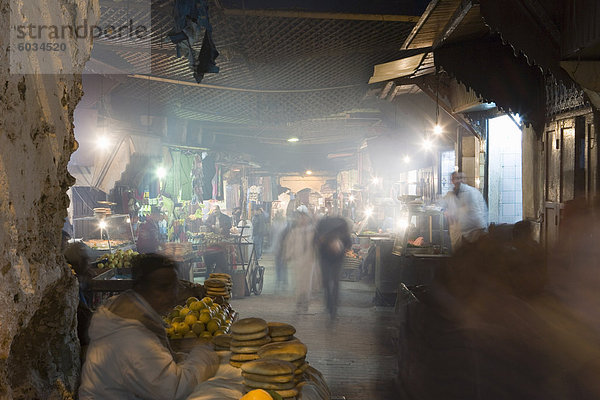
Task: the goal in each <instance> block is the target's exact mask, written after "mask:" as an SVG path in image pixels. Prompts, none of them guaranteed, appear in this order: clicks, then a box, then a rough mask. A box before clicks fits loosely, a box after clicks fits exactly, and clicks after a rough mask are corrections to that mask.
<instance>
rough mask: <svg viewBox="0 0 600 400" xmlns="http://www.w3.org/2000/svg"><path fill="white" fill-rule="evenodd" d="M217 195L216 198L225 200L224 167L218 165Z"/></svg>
mask: <svg viewBox="0 0 600 400" xmlns="http://www.w3.org/2000/svg"><path fill="white" fill-rule="evenodd" d="M214 193H215V196H214V198H215V199H217V200H219V201H223V200H224V198H225V197H224V196H225V191H224V189H223V167H221V166H218V167H217V174H216V177H215V192H214Z"/></svg>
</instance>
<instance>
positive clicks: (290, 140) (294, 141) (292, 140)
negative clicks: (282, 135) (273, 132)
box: [287, 137, 300, 143]
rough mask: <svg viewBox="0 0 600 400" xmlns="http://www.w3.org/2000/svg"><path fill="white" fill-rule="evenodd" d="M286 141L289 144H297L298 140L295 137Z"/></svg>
mask: <svg viewBox="0 0 600 400" xmlns="http://www.w3.org/2000/svg"><path fill="white" fill-rule="evenodd" d="M287 141H288V142H290V143H296V142H299V141H300V139H298V138H297V137H291V138H289V139H288V140H287Z"/></svg>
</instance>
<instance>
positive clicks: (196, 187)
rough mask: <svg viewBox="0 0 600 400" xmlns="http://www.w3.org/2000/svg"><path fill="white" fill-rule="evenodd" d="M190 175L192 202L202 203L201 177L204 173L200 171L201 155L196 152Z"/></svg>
mask: <svg viewBox="0 0 600 400" xmlns="http://www.w3.org/2000/svg"><path fill="white" fill-rule="evenodd" d="M191 177H192V191H193V196H192V203H194V204H196V203H202V202H203V201H204V193H203V189H202V179H203V177H204V173H203V171H202V156H201V155H200V154H196V155H195V156H194V166H193V168H192V171H191Z"/></svg>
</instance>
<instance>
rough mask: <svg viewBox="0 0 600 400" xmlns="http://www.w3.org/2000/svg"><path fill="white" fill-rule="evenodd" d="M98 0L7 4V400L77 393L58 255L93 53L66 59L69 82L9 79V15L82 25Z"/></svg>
mask: <svg viewBox="0 0 600 400" xmlns="http://www.w3.org/2000/svg"><path fill="white" fill-rule="evenodd" d="M91 1H92V0H90V1H87V0H73V1H70V0H63V1H61V0H47V1H44V2H39V3H38V2H35V1H31V0H0V32H2V35H0V398H2V399H5V398H6V399H12V398H15V399H17V398H18V399H34V398H35V399H46V398H59V396H60V395H59V391H58V390H57V389H56V387H57V383H56V382H57V380H60V381H62V382H63V383H64V384H65V386H66V388H67V389H68V390H70V391H72V390H74V388H75V385H76V382H77V379H78V373H79V358H78V356H79V343H78V341H77V337H76V334H75V326H76V320H75V310H76V307H77V301H78V298H77V282H76V280H75V279H74V277H73V276H72V274H71V272H70V270H69V269H68V267H67V266H66V264H65V261H64V259H63V257H62V255H60V249H59V247H60V240H61V235H60V231H61V227H62V225H63V219H64V217H65V216H66V209H67V206H68V201H69V200H68V197H67V195H66V191H67V189H68V188H69V185H71V184H72V183H73V178H72V177H71V176H70V175H68V173H67V162H68V160H69V157H70V155H71V153H72V151H73V150H74V148H75V141H74V136H73V125H72V121H73V111H74V109H75V106H76V104H77V102H78V101H79V98H80V97H81V94H82V91H81V73H80V72H81V69H82V67H83V65H84V63H85V61H86V59H87V58H88V57H89V52H90V45H87V46H85V47H86V48H81V47H79V48H77V47H76V46H75V45H74V44H73V46H72V47H71V48H70V49H69V50H70V52H71V56H72V58H73V65H72V66H71V65H69V66H65V68H64V70H65V71H67V70H68V71H75V73H71V74H64V75H26V76H22V75H20V76H19V75H11V74H10V70H9V60H10V58H9V57H10V53H9V35H8V32H9V23H10V17H9V15H10V7H25V6H27V7H30V6H31V5H32V4H39V5H40V7H41V8H42V12H43V14H44V23H48V24H50V23H56V21H61V20H63V18H65V19H70V20H71V21H74V22H76V23H81V22H80V21H83V18H90V19H91V17H93V16H94V15H96V10H97V4H90V2H91Z"/></svg>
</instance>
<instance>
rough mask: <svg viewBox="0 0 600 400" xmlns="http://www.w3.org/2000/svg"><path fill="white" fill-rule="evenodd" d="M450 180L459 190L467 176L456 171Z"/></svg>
mask: <svg viewBox="0 0 600 400" xmlns="http://www.w3.org/2000/svg"><path fill="white" fill-rule="evenodd" d="M450 180H451V181H452V184H453V185H454V189H455V190H458V189H459V188H460V184H461V183H463V182H464V180H465V174H464V173H463V172H458V171H454V172H453V173H452V175H450Z"/></svg>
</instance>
